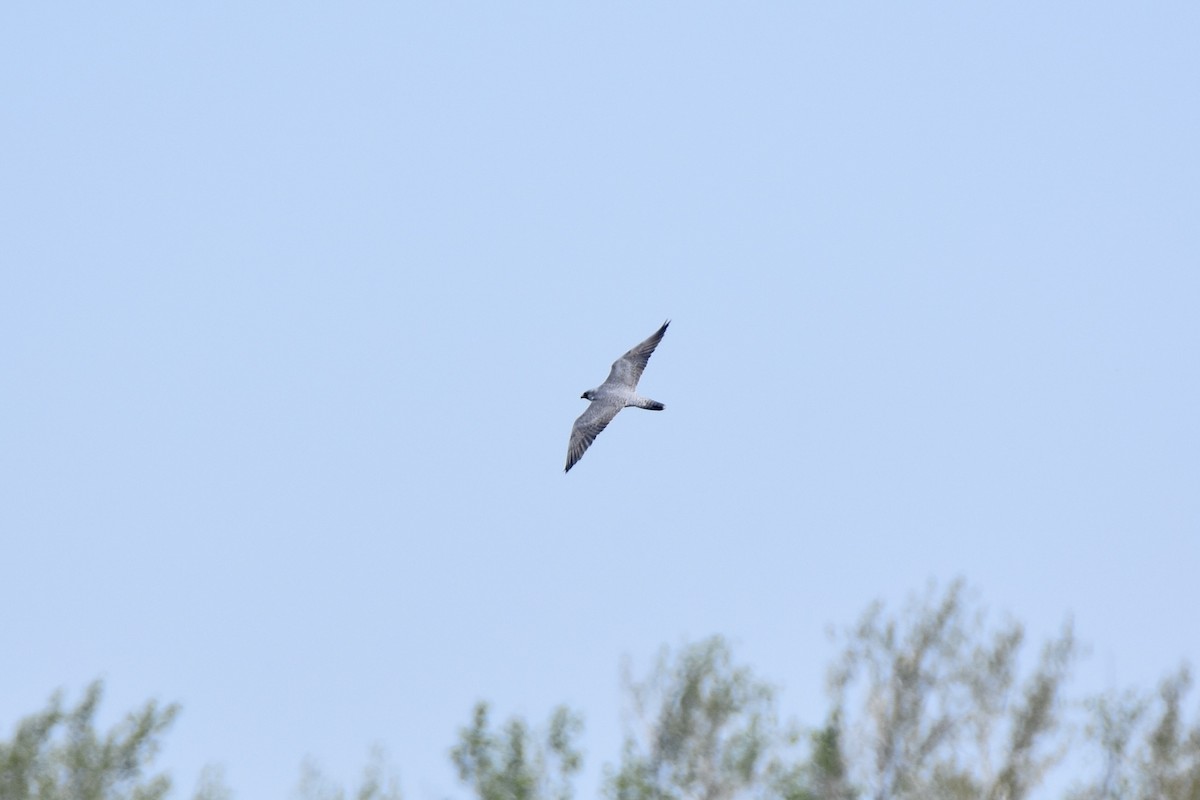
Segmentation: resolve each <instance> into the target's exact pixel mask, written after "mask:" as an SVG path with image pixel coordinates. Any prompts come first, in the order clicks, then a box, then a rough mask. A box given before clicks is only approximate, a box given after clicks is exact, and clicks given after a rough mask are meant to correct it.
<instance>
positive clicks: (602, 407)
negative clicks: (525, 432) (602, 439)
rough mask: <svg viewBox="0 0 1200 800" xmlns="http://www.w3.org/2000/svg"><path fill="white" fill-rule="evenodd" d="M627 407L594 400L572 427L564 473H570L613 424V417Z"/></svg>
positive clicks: (616, 403)
mask: <svg viewBox="0 0 1200 800" xmlns="http://www.w3.org/2000/svg"><path fill="white" fill-rule="evenodd" d="M624 407H625V406H624V405H623V404H621V403H620V402H609V401H604V400H593V401H592V402H591V403H589V404H588V407H587V408H586V409H584V411H583V413H582V414H580V415H579V419H577V420H575V424H574V425H572V426H571V442H570V444H568V445H567V466H566V468H565V469H564V470H563V472H570V471H571V467H573V466H575V462H576V461H578V460H579V459H581V458H583V454H584V452H585V451H586V450H587V449H588V447H590V446H591V444H592V442H594V441H595V440H596V437H597V436H599V435H600V431H602V430H604V428H605V427H606V426H607V425H608V423H610V422H612V420H613V417H615V416H616V415H617V413H618V412H619V411H620V410H621V409H622V408H624Z"/></svg>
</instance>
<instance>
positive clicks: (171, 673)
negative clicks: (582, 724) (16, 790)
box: [0, 2, 1200, 800]
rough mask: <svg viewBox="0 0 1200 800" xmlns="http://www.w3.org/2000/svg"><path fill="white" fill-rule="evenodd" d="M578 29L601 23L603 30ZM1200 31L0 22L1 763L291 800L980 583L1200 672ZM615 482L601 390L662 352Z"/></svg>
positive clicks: (253, 18) (779, 664) (1095, 675)
mask: <svg viewBox="0 0 1200 800" xmlns="http://www.w3.org/2000/svg"><path fill="white" fill-rule="evenodd" d="M584 5H587V7H586V8H585V7H584ZM1197 42H1200V5H1197V4H1195V3H1188V2H1179V3H1138V4H1129V3H1061V4H1046V3H1033V2H1023V3H1021V2H1019V3H1003V4H991V5H989V6H981V5H979V4H948V3H947V4H933V3H905V4H895V3H858V4H854V3H836V4H834V3H831V4H798V3H788V4H782V3H780V4H771V3H761V4H750V5H747V4H709V3H700V4H697V3H652V4H645V3H616V4H613V3H603V4H557V3H556V4H537V3H530V4H523V5H519V6H511V5H509V6H506V7H501V6H500V4H471V3H467V4H456V5H454V6H453V7H452V6H450V5H446V4H423V5H421V6H419V7H418V6H417V5H416V4H406V5H401V4H393V3H357V4H302V5H297V4H283V3H278V4H275V3H254V4H246V3H221V2H218V3H207V4H201V5H200V6H196V5H195V4H191V5H190V6H187V7H184V6H181V5H180V4H162V3H105V4H74V5H63V4H45V3H7V4H4V5H3V7H0V98H2V102H0V265H2V283H0V370H2V374H3V387H4V388H3V393H2V396H0V537H2V542H3V550H2V552H3V556H2V557H0V608H3V609H4V610H5V614H4V618H5V622H4V625H3V642H4V646H3V657H2V658H0V736H3V737H7V736H8V735H10V734H11V730H12V726H13V725H14V724H15V722H16V721H17V719H19V718H20V717H21V716H24V715H25V714H28V713H32V712H34V711H36V710H38V709H40V708H41V707H42V705H43V704H44V702H45V701H46V699H47V697H48V696H49V695H50V693H51V692H52V691H53V690H54V689H56V688H59V687H61V688H64V689H66V690H67V691H68V693H69V697H70V698H71V699H74V698H76V697H78V695H79V692H80V691H81V690H82V688H83V687H84V686H85V685H86V684H87V683H88V682H89V681H91V680H92V679H95V678H97V677H102V678H104V679H105V681H106V683H107V687H108V695H107V700H106V704H105V707H104V708H105V712H106V714H109V715H111V716H112V717H115V716H116V715H117V714H118V713H120V712H123V711H126V710H128V709H130V708H132V707H133V706H135V705H138V704H140V703H141V702H143V701H145V700H146V699H149V698H151V697H154V698H159V699H161V700H163V701H178V702H180V703H182V704H183V707H184V711H183V715H182V716H181V717H180V719H179V720H178V721H177V723H176V724H175V726H174V728H173V729H172V731H171V732H170V733H169V735H168V737H167V747H166V749H165V750H164V752H163V753H162V755H161V758H160V759H159V761H158V762H157V763H158V764H159V765H160V766H161V767H163V768H165V769H167V770H169V771H170V772H171V773H172V774H173V775H174V777H175V779H176V784H177V791H176V794H175V796H176V797H183V796H186V795H187V794H188V793H190V791H191V789H192V788H193V785H194V782H195V779H196V776H197V775H198V773H199V770H200V768H201V767H202V766H203V765H204V764H207V763H212V764H220V765H223V766H224V768H225V770H226V777H227V780H228V782H229V784H230V785H231V787H232V788H233V789H234V791H235V793H236V797H238V798H242V799H243V800H249V799H250V798H270V797H286V796H287V795H288V793H289V792H290V790H291V789H292V788H293V787H294V785H295V783H296V780H297V778H298V775H299V765H300V763H301V760H302V758H304V757H305V756H306V755H311V756H313V757H314V758H315V759H317V761H318V762H319V763H320V764H321V765H322V766H323V767H324V768H325V770H326V771H327V772H328V773H329V774H330V775H331V776H333V777H335V778H338V779H340V780H343V781H344V782H347V783H348V782H350V781H351V780H352V779H354V778H356V777H357V774H358V770H359V767H360V766H361V764H362V763H363V762H364V761H365V759H366V756H367V752H368V749H369V747H370V746H371V744H372V743H373V742H379V743H381V744H382V745H383V746H384V747H385V748H386V750H387V752H388V753H389V755H390V759H391V762H392V763H393V765H394V766H395V767H396V769H397V771H398V772H399V775H400V778H401V781H402V787H403V791H404V793H405V796H406V797H407V798H409V800H445V799H446V798H465V797H466V796H467V791H466V790H465V788H463V787H460V786H459V785H458V784H457V782H456V779H455V777H454V774H453V771H452V769H451V766H450V763H449V759H448V755H447V754H448V750H449V748H450V747H451V746H452V745H453V743H454V737H455V731H456V730H457V729H458V728H459V727H460V726H462V725H464V724H466V722H467V721H468V718H469V713H470V709H471V706H472V704H473V703H474V702H475V701H476V700H477V699H488V700H490V701H492V702H493V703H494V704H495V706H496V710H497V713H498V715H499V716H501V717H503V716H506V715H508V714H511V713H519V714H523V715H527V716H528V717H530V718H531V719H532V720H534V721H537V722H541V721H542V720H544V719H545V717H546V716H547V715H548V714H549V713H550V711H551V709H552V708H553V706H555V705H556V704H558V703H567V704H570V705H571V706H573V707H575V708H577V709H579V710H580V711H582V712H583V714H584V715H585V718H586V723H587V732H586V735H585V738H584V742H583V744H584V747H585V749H586V756H587V771H586V774H585V776H584V780H583V782H582V783H581V786H582V787H584V789H585V791H584V792H583V796H584V797H591V796H594V794H595V790H596V787H597V786H598V785H599V781H600V776H601V767H602V765H603V764H604V763H606V762H607V763H612V762H613V761H615V760H616V758H617V757H618V755H619V748H620V733H621V715H620V709H621V692H620V683H619V667H620V663H621V659H622V658H623V657H625V656H628V657H629V658H631V659H632V662H633V665H634V668H635V671H644V669H645V668H646V667H648V666H649V665H650V663H651V662H652V659H653V657H654V654H655V652H656V651H657V648H658V647H659V646H660V645H662V644H671V645H678V644H679V643H681V642H684V641H691V640H695V639H698V638H700V637H703V636H707V635H709V634H713V633H721V634H724V635H726V636H728V637H729V638H730V639H731V641H732V642H733V643H734V647H735V654H736V656H737V657H738V658H739V659H740V660H742V661H745V662H748V663H749V664H751V665H752V666H753V667H754V668H755V669H756V670H757V671H758V673H759V674H760V675H762V676H763V677H764V678H766V679H768V680H770V681H772V682H774V683H775V684H777V685H778V686H779V687H780V688H781V706H782V708H783V710H784V711H785V713H786V714H787V715H789V716H794V717H795V718H797V719H798V720H799V721H800V722H802V723H807V724H818V723H819V722H821V716H822V714H823V713H824V710H825V708H826V706H825V698H824V695H823V685H824V676H825V669H826V667H827V665H828V664H829V662H830V659H831V657H832V655H833V652H834V650H833V646H832V645H831V643H830V641H829V639H828V638H827V635H826V631H827V629H828V628H829V627H830V626H834V627H842V626H846V625H849V624H851V623H852V622H854V621H855V620H856V619H857V618H858V616H859V615H860V613H861V612H862V610H863V609H864V608H865V607H866V606H867V604H868V603H869V602H871V601H872V600H875V599H877V598H882V599H884V600H887V601H888V602H891V603H898V602H900V601H902V600H903V599H904V598H905V597H906V596H907V595H908V594H909V593H911V592H915V591H919V590H921V589H922V588H923V587H925V586H926V585H927V583H928V582H929V581H930V580H933V581H937V582H938V584H939V585H944V584H945V583H947V582H949V581H950V580H952V579H954V578H955V577H958V576H962V577H964V578H965V579H966V580H967V581H968V582H969V584H970V585H971V586H972V587H973V588H974V589H975V590H977V591H978V596H979V597H980V599H981V600H982V602H983V603H984V604H986V605H987V606H989V607H991V608H992V609H994V610H995V611H996V612H997V614H998V615H1002V614H1004V613H1007V614H1011V615H1012V616H1014V617H1016V618H1017V619H1020V620H1023V621H1024V622H1025V623H1026V624H1027V625H1028V627H1029V629H1030V633H1031V636H1032V638H1033V640H1034V641H1035V642H1036V641H1039V640H1041V639H1042V638H1044V637H1045V636H1047V635H1050V634H1052V633H1054V632H1055V631H1057V630H1058V628H1059V626H1060V625H1061V623H1062V621H1063V620H1064V619H1066V618H1068V617H1070V618H1072V619H1074V621H1075V625H1076V630H1077V633H1078V635H1079V637H1080V638H1081V639H1082V640H1083V641H1084V642H1087V643H1088V644H1089V645H1090V650H1091V654H1090V656H1089V657H1088V658H1087V659H1086V660H1085V661H1084V662H1083V663H1082V664H1081V665H1080V667H1079V669H1078V670H1077V673H1076V674H1077V679H1076V681H1075V683H1074V686H1075V687H1076V688H1077V689H1079V690H1084V689H1090V690H1101V689H1105V688H1116V687H1123V686H1126V685H1130V684H1133V685H1138V686H1141V687H1146V688H1148V687H1150V686H1152V685H1153V684H1154V683H1155V682H1156V681H1157V680H1158V678H1159V677H1160V676H1162V675H1163V674H1164V673H1166V672H1167V671H1169V670H1172V669H1174V668H1175V667H1176V666H1178V665H1179V664H1180V663H1181V662H1182V661H1184V660H1187V661H1190V662H1192V663H1193V664H1200V635H1198V628H1197V623H1196V609H1198V608H1200V580H1198V579H1197V568H1198V567H1200V369H1198V367H1200V358H1198V352H1197V351H1198V349H1200V348H1198V346H1200V314H1198V309H1200V225H1198V224H1197V221H1198V220H1200V146H1198V145H1197V142H1200V102H1198V101H1197V87H1198V86H1200V47H1197ZM668 317H670V318H671V319H672V320H673V323H672V325H671V328H670V330H669V331H668V333H667V335H666V338H665V339H664V340H663V343H662V344H661V345H660V346H659V348H658V350H657V352H656V353H655V355H654V358H653V359H652V360H651V362H650V365H649V367H648V369H647V370H646V373H645V375H644V376H643V378H642V382H641V385H640V387H639V388H640V390H642V392H643V394H646V395H647V396H650V397H653V398H654V399H656V400H660V401H662V402H663V403H665V404H666V410H665V411H664V412H662V413H654V414H652V413H648V412H643V411H638V410H630V411H626V412H624V413H622V414H621V415H620V416H619V417H618V418H617V419H616V421H615V422H614V423H613V424H612V425H611V426H609V428H608V430H606V431H605V432H604V434H603V435H602V436H601V437H600V438H599V439H598V440H597V442H596V444H595V445H594V446H593V447H592V448H591V449H590V450H589V451H588V453H587V456H586V457H585V458H584V459H583V460H582V461H581V462H580V463H579V465H578V466H577V467H576V468H575V469H573V470H572V471H571V473H570V474H569V475H565V476H564V475H563V472H562V467H563V461H564V458H565V454H566V446H567V437H568V434H569V431H570V426H571V423H572V421H573V420H574V419H575V417H576V416H577V415H578V414H579V413H580V412H581V411H582V410H583V407H584V404H585V401H583V400H580V399H579V395H580V393H581V392H582V391H583V390H585V389H587V388H590V387H593V386H595V385H597V384H598V383H599V382H600V381H602V380H603V379H604V377H605V375H607V371H608V368H609V365H610V363H611V362H612V361H613V359H615V358H616V357H617V356H618V355H620V354H621V353H622V352H624V351H625V350H626V349H628V348H629V347H631V346H632V345H634V344H636V343H637V342H639V341H641V340H642V339H644V338H645V337H646V336H648V335H649V334H650V333H652V332H653V331H654V330H655V328H656V327H657V326H658V325H659V324H661V323H662V321H663V320H664V319H666V318H668Z"/></svg>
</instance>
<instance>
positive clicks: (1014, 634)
mask: <svg viewBox="0 0 1200 800" xmlns="http://www.w3.org/2000/svg"><path fill="white" fill-rule="evenodd" d="M837 638H838V642H839V649H840V653H839V655H838V657H837V658H836V659H835V661H834V663H833V664H832V665H831V666H830V668H829V681H828V686H827V695H828V703H829V705H828V710H827V713H826V715H825V718H824V719H823V720H821V721H820V722H819V723H818V724H815V725H809V726H807V727H806V726H803V725H801V724H799V723H796V722H785V721H784V720H782V719H781V718H780V710H779V701H778V692H777V689H776V687H775V686H774V685H773V684H771V683H769V682H767V681H766V680H764V679H763V678H761V677H760V676H759V675H757V674H756V673H755V671H754V670H753V669H752V668H751V667H750V666H749V665H746V664H742V663H739V662H738V661H737V659H736V658H735V655H734V652H733V648H732V647H731V646H730V644H729V642H727V641H726V640H725V639H724V638H722V637H720V636H713V637H710V638H707V639H703V640H700V641H698V642H693V643H690V644H685V645H684V646H682V647H679V648H678V649H676V650H674V651H672V650H670V649H664V650H662V652H661V653H660V655H659V657H658V659H657V661H656V662H655V664H654V666H653V667H652V668H651V669H650V670H649V671H648V672H647V673H646V674H645V675H644V676H640V677H635V676H633V675H632V674H630V672H629V671H628V670H626V674H625V676H624V683H625V689H626V692H625V694H626V697H627V702H628V706H629V708H628V710H629V712H630V713H629V714H628V718H629V723H628V725H627V730H626V732H625V737H624V742H623V743H622V744H621V747H620V751H619V758H618V760H617V761H616V763H615V764H611V765H609V766H607V767H606V768H605V770H604V776H605V777H604V783H603V788H602V792H603V793H604V794H605V795H607V797H608V798H609V800H909V799H912V800H916V799H917V798H921V799H922V800H926V799H928V800H1023V799H1024V798H1029V797H1034V796H1046V795H1044V794H1043V795H1037V794H1036V793H1037V792H1038V791H1039V790H1044V789H1045V788H1046V778H1047V775H1048V774H1049V773H1050V772H1051V771H1052V770H1054V769H1055V767H1056V766H1058V765H1060V764H1062V763H1063V760H1064V758H1065V757H1066V758H1069V763H1070V764H1071V768H1072V769H1074V770H1076V774H1073V775H1070V776H1068V778H1069V780H1068V781H1066V782H1067V783H1069V784H1070V788H1069V790H1067V791H1066V792H1065V794H1063V793H1061V792H1060V794H1063V797H1064V800H1200V719H1197V716H1196V715H1195V714H1189V708H1188V702H1187V696H1188V694H1189V691H1190V689H1191V687H1192V678H1191V673H1190V671H1189V670H1188V669H1187V668H1179V669H1177V670H1175V671H1173V672H1171V673H1170V674H1168V675H1167V677H1165V678H1164V679H1163V681H1162V682H1161V684H1160V685H1159V686H1158V687H1157V689H1155V690H1152V691H1147V690H1141V689H1136V688H1135V689H1127V690H1125V691H1119V692H1109V693H1107V694H1104V695H1102V696H1097V697H1079V696H1076V695H1075V694H1073V693H1072V691H1071V684H1070V681H1071V668H1072V665H1073V664H1074V663H1075V661H1076V659H1077V657H1078V650H1079V647H1078V645H1077V642H1076V639H1075V634H1074V631H1073V629H1072V626H1071V625H1070V624H1069V623H1065V624H1064V625H1063V626H1062V628H1061V630H1060V632H1059V633H1058V634H1056V635H1055V636H1053V637H1051V638H1050V639H1049V640H1047V641H1045V642H1042V643H1040V644H1039V645H1037V646H1036V647H1033V648H1028V649H1031V650H1032V652H1028V653H1027V645H1028V642H1027V641H1026V639H1027V636H1026V633H1025V629H1024V627H1023V626H1022V625H1021V624H1020V623H1019V622H1016V621H1013V620H1006V621H1002V622H999V623H995V622H992V621H991V620H990V619H989V617H988V614H987V613H986V612H985V610H984V609H983V608H982V607H980V606H979V605H978V604H977V603H976V602H974V601H973V600H972V596H971V593H970V592H968V591H967V589H966V588H965V586H964V585H963V584H962V583H961V582H956V583H953V584H951V585H950V586H948V587H946V588H945V589H944V590H942V591H936V590H934V589H930V590H928V591H927V592H925V593H924V594H922V595H920V596H917V597H915V598H914V599H913V600H912V601H911V602H910V603H909V604H908V605H907V606H905V607H903V608H901V609H900V610H899V611H892V610H889V609H888V608H886V607H885V606H884V605H882V604H879V603H876V604H873V605H871V606H870V607H868V609H867V610H866V612H865V613H864V614H863V615H862V617H861V618H860V619H859V621H858V622H857V624H855V625H854V626H852V627H850V628H847V629H846V630H844V631H843V632H842V633H841V634H839V635H838V637H837ZM102 696H103V687H102V685H101V684H100V683H99V682H96V683H93V684H91V685H90V686H88V687H87V688H86V689H85V691H84V693H83V696H82V698H81V699H80V700H79V702H78V703H77V704H76V705H75V706H74V707H70V708H68V707H66V706H65V705H64V702H63V695H62V694H61V693H56V694H54V695H53V696H52V697H51V698H50V701H49V703H48V704H47V706H46V708H44V709H43V710H42V711H39V712H36V713H33V714H31V715H30V716H28V717H26V718H24V719H22V720H20V721H19V722H18V723H17V724H16V726H15V728H14V729H13V733H12V735H11V738H9V739H7V740H4V739H0V800H163V799H164V798H167V797H168V795H169V794H170V792H171V779H170V776H169V775H168V774H167V773H166V772H156V771H155V769H154V761H155V757H156V755H157V753H158V750H159V747H160V744H161V741H162V738H163V737H164V735H165V734H166V732H167V730H168V729H169V728H170V726H171V725H172V723H173V722H174V721H175V719H176V717H177V715H178V713H179V708H178V706H176V705H160V704H159V703H158V702H156V701H149V702H147V703H146V704H144V705H143V706H142V707H141V708H138V709H135V710H134V711H132V712H130V713H128V714H127V715H125V717H124V718H123V719H122V720H121V721H120V722H119V723H117V724H116V725H114V726H113V727H112V728H111V729H109V730H107V731H101V730H98V729H97V727H96V711H97V708H98V706H99V704H100V702H101V699H102ZM1073 731H1074V733H1073ZM582 733H583V718H582V715H580V714H579V713H578V712H575V711H572V710H571V709H569V708H566V707H560V708H557V709H555V710H553V712H552V713H551V714H550V716H549V718H548V719H547V721H546V722H545V724H543V725H540V726H533V725H530V724H529V723H528V722H526V721H525V720H524V719H522V718H520V717H511V718H509V719H507V720H506V721H504V722H503V723H501V724H496V723H495V722H493V720H492V714H491V706H490V705H489V704H488V703H487V702H484V701H479V702H477V703H476V704H475V706H474V709H473V711H472V713H471V715H470V719H469V720H468V722H467V724H466V725H465V726H463V727H462V728H461V729H460V731H459V734H458V737H457V741H456V742H455V743H454V745H453V746H452V747H451V749H450V750H449V756H450V760H451V763H452V764H453V766H454V767H455V769H456V770H457V773H458V776H459V778H460V780H461V781H462V783H463V785H464V787H465V789H466V791H467V793H468V794H469V795H470V796H473V797H475V798H477V799H478V800H574V797H575V795H576V787H575V781H576V779H577V778H578V776H579V773H580V771H581V769H582V766H583V757H584V754H583V750H582V747H581V743H580V739H581V736H582ZM1063 783H1064V781H1062V780H1059V781H1058V783H1057V784H1056V785H1062V784H1063ZM293 796H294V797H297V798H298V799H299V800H348V799H349V798H354V800H399V798H400V797H401V793H400V783H399V780H398V779H397V778H396V777H395V775H394V774H393V772H392V771H391V770H389V769H388V766H387V763H386V759H385V758H384V756H383V755H382V751H378V750H377V751H375V752H374V753H373V754H372V756H371V758H370V759H369V761H368V763H367V766H366V768H365V770H364V773H363V777H362V780H361V782H360V784H359V786H358V787H357V788H356V789H354V790H353V791H347V790H345V789H343V788H341V787H340V786H338V785H337V784H336V783H334V782H332V781H329V780H328V779H326V778H325V777H324V776H323V775H321V773H320V771H319V770H318V769H317V768H316V766H315V765H314V763H313V762H312V761H305V762H304V764H303V766H302V769H301V775H300V780H299V782H298V784H297V787H296V789H295V791H294V793H293ZM192 797H193V800H232V798H234V797H236V795H235V793H234V792H233V791H232V790H231V789H230V788H229V787H228V786H227V785H226V784H225V782H224V780H223V778H222V777H221V773H220V769H219V767H212V768H210V769H207V770H206V771H205V772H204V774H203V775H202V776H201V779H200V781H199V785H198V786H197V788H196V790H195V792H194V794H193V795H192Z"/></svg>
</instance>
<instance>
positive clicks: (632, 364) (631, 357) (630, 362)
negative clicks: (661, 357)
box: [604, 320, 671, 389]
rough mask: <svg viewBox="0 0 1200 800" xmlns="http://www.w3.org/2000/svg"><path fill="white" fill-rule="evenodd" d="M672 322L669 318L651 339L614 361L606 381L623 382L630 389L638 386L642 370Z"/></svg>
mask: <svg viewBox="0 0 1200 800" xmlns="http://www.w3.org/2000/svg"><path fill="white" fill-rule="evenodd" d="M670 324H671V320H667V321H666V322H664V323H663V324H662V327H661V328H659V329H658V330H657V331H655V332H654V334H653V335H652V336H651V337H650V338H649V339H647V340H646V341H644V342H642V343H641V344H639V345H638V346H637V347H635V348H633V349H632V350H630V351H629V352H628V353H626V354H625V355H623V356H621V357H620V358H618V359H617V360H616V361H614V362H613V365H612V370H610V371H609V373H608V378H607V379H606V380H605V381H604V382H605V383H612V384H623V385H625V386H628V387H629V388H630V389H635V388H637V383H638V380H639V379H640V378H641V377H642V371H643V370H645V369H646V362H647V361H649V360H650V354H651V353H653V352H654V348H656V347H658V343H659V342H661V341H662V338H663V334H664V333H666V332H667V326H668V325H670Z"/></svg>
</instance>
